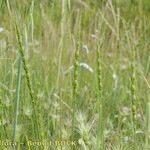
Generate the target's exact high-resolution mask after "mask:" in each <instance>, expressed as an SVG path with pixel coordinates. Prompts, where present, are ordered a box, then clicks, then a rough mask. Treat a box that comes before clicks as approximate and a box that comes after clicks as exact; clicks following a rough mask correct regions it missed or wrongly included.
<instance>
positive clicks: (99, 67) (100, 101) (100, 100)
mask: <svg viewBox="0 0 150 150" xmlns="http://www.w3.org/2000/svg"><path fill="white" fill-rule="evenodd" d="M101 59H102V58H101V52H100V45H99V44H97V81H98V107H99V108H98V114H99V120H98V135H97V149H98V150H103V149H104V131H103V98H102V64H101Z"/></svg>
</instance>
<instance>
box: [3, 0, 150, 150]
mask: <svg viewBox="0 0 150 150" xmlns="http://www.w3.org/2000/svg"><path fill="white" fill-rule="evenodd" d="M63 9H64V11H62V10H63ZM80 16H81V26H82V27H81V28H82V31H81V36H82V37H81V40H80V43H81V48H80V56H79V61H80V63H84V64H86V65H88V67H90V68H91V69H92V70H93V73H92V72H91V71H90V69H89V68H88V67H79V72H78V74H79V78H78V91H79V93H78V100H77V102H76V103H77V105H78V107H77V108H76V109H75V118H76V119H75V127H76V130H75V133H74V135H75V139H77V140H79V141H80V142H79V144H78V146H77V147H76V149H84V150H88V149H89V150H91V149H92V150H96V138H97V131H96V129H97V122H98V109H99V108H98V88H97V65H96V50H97V44H100V43H102V44H101V54H102V71H103V72H102V83H103V98H104V118H105V119H104V120H105V121H104V122H105V130H104V135H105V149H108V150H111V149H114V150H121V149H123V150H125V149H127V150H130V149H133V148H132V145H133V139H132V121H131V120H132V119H131V101H132V96H131V90H130V86H131V82H130V79H131V74H132V72H131V70H130V65H131V63H132V61H133V60H132V51H133V50H135V51H136V60H134V63H135V66H136V68H135V70H136V96H137V101H136V107H137V111H136V127H137V129H136V135H137V137H136V138H137V139H136V140H137V141H136V146H137V147H136V149H139V150H141V149H142V148H143V147H145V145H146V143H145V138H146V133H148V131H147V129H148V127H147V123H146V122H147V121H146V120H147V113H146V110H147V109H146V107H147V103H148V100H149V93H150V50H149V49H150V46H149V42H150V21H149V20H150V1H149V0H126V1H124V0H112V1H111V0H94V1H92V0H77V1H71V0H65V6H64V8H63V7H62V1H61V0H35V1H27V0H21V1H19V0H12V1H9V0H0V27H1V29H2V31H1V32H0V100H1V101H0V102H1V103H0V107H1V108H0V116H1V118H0V119H1V123H0V126H1V128H0V139H12V136H13V135H12V133H13V132H12V131H13V125H14V124H13V122H14V114H15V98H16V95H15V90H16V80H17V64H18V63H17V62H18V57H19V53H18V43H17V40H16V31H15V29H14V22H17V25H18V27H19V29H20V35H21V37H22V39H21V40H22V44H23V48H24V53H25V58H26V61H27V65H28V68H29V73H30V79H31V81H32V82H31V84H32V88H33V91H34V95H35V96H36V97H37V98H36V103H37V110H36V111H37V114H38V118H39V120H38V123H39V128H40V129H39V134H40V138H41V139H57V138H60V139H70V137H71V135H72V132H71V117H72V115H71V111H72V109H73V108H72V81H73V70H72V69H71V68H72V66H73V64H74V61H75V60H74V53H75V50H76V42H77V40H78V37H77V33H78V31H79V18H80ZM31 103H32V102H31V99H30V96H29V93H28V88H27V82H26V79H25V73H24V71H23V69H22V80H21V92H20V105H19V115H18V126H17V141H19V142H22V141H26V140H27V139H35V135H34V133H33V126H32V121H33V120H32V117H31V116H32V113H33V108H32V104H31ZM3 148H4V147H3ZM7 148H8V147H7ZM7 148H6V149H7ZM34 148H35V147H32V149H34ZM18 149H23V147H18ZM26 149H29V148H28V147H27V146H26ZM39 149H52V150H53V149H64V150H67V149H72V147H67V146H66V147H61V148H59V147H55V146H51V147H49V148H47V147H43V148H41V147H39Z"/></svg>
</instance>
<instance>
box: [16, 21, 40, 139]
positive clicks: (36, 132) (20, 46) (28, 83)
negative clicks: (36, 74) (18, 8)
mask: <svg viewBox="0 0 150 150" xmlns="http://www.w3.org/2000/svg"><path fill="white" fill-rule="evenodd" d="M15 27H16V34H17V40H18V45H19V54H20V56H21V59H22V63H23V69H24V71H25V77H26V81H27V86H28V89H29V95H30V97H31V100H32V107H33V118H32V119H33V122H34V134H35V138H38V137H39V129H38V120H37V119H38V118H37V114H36V102H35V97H34V94H33V90H32V87H31V80H30V76H29V71H28V68H27V64H26V60H25V56H24V50H23V45H22V42H21V36H20V33H19V29H18V26H17V24H16V25H15Z"/></svg>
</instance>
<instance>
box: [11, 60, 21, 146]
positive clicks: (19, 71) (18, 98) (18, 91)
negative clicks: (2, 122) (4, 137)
mask: <svg viewBox="0 0 150 150" xmlns="http://www.w3.org/2000/svg"><path fill="white" fill-rule="evenodd" d="M20 86H21V57H19V61H18V74H17V84H16V100H15V119H14V131H13V141H14V142H15V141H16V132H17V123H18V114H19V101H20ZM14 149H15V146H14Z"/></svg>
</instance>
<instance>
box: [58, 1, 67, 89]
mask: <svg viewBox="0 0 150 150" xmlns="http://www.w3.org/2000/svg"><path fill="white" fill-rule="evenodd" d="M66 5H67V1H66V0H62V1H61V9H62V12H61V18H62V19H61V27H60V28H61V29H60V31H61V37H60V42H59V47H58V48H59V57H58V73H57V83H56V88H58V86H59V79H60V70H61V61H62V52H63V47H64V29H65V23H66V22H65V21H66V10H67V6H66Z"/></svg>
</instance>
